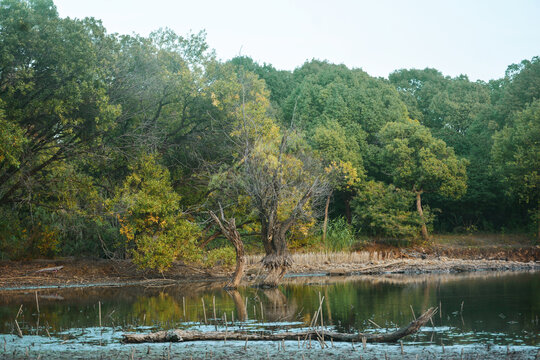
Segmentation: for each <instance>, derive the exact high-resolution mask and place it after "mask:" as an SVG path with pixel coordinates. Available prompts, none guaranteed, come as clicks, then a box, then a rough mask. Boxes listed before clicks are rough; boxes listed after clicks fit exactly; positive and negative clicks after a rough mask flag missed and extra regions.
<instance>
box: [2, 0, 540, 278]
mask: <svg viewBox="0 0 540 360" xmlns="http://www.w3.org/2000/svg"><path fill="white" fill-rule="evenodd" d="M205 36H206V34H205V33H204V32H200V33H191V34H187V35H179V34H175V33H174V32H173V31H171V30H170V29H158V30H156V31H155V32H153V33H151V34H150V35H148V36H140V35H120V34H110V33H108V32H107V30H106V29H105V27H104V26H103V25H102V23H101V22H100V21H99V20H96V19H93V18H85V19H70V18H62V17H60V16H59V15H58V12H57V11H56V8H55V6H54V3H53V2H52V1H51V0H28V1H26V0H2V1H0V258H1V259H21V258H31V257H40V256H55V255H84V256H95V257H117V258H118V257H126V258H131V259H132V260H133V261H134V262H136V263H137V264H138V265H139V266H140V267H143V268H149V269H156V270H158V271H163V270H164V269H166V268H167V267H168V266H170V265H171V264H172V262H173V261H176V260H182V261H199V262H205V261H206V262H208V263H210V262H211V259H212V258H215V257H216V256H217V255H215V254H217V252H216V253H212V251H222V252H220V253H219V254H230V253H231V251H230V250H231V249H230V247H229V248H227V246H228V245H225V244H226V243H224V236H223V234H222V233H221V232H222V231H223V229H221V227H220V226H219V223H216V222H215V221H213V220H212V218H211V216H210V211H212V212H213V213H214V214H218V213H219V214H220V211H221V209H222V210H223V214H224V216H223V217H222V219H225V217H226V219H229V220H230V219H235V222H234V231H236V232H234V231H233V232H232V233H233V235H234V236H236V237H243V238H244V239H246V251H253V252H264V253H265V264H267V265H268V267H269V268H271V269H278V270H279V271H277V272H276V274H274V275H275V278H276V279H277V278H279V276H280V271H281V270H283V269H282V268H286V267H287V265H288V262H289V257H288V251H289V249H290V248H291V247H293V248H306V247H309V248H317V247H319V248H320V247H321V246H326V245H324V244H331V242H332V241H334V240H333V238H332V236H333V235H332V236H329V239H328V241H326V240H325V241H322V242H321V240H320V239H321V238H325V236H326V233H327V231H326V228H327V225H328V224H331V225H332V224H341V225H340V226H342V227H345V228H346V229H344V230H343V231H346V232H347V234H348V235H347V236H348V237H354V236H361V235H365V236H369V237H374V238H376V239H378V238H392V239H400V240H406V241H415V240H416V239H418V238H419V234H421V233H423V234H424V236H427V226H430V227H431V228H432V229H433V231H434V232H447V231H456V232H459V231H471V230H480V231H499V230H502V229H505V230H506V229H512V230H515V231H528V232H529V233H537V234H538V226H537V225H538V223H539V219H538V216H539V215H538V214H539V212H538V202H539V201H540V200H539V199H538V193H539V191H538V185H539V184H538V182H539V179H538V168H539V167H540V164H539V160H538V154H539V153H540V149H538V142H539V139H538V134H540V129H539V123H540V120H539V119H540V117H539V113H540V110H539V109H540V103H539V101H540V100H539V99H540V82H539V81H540V61H539V58H538V57H534V58H532V59H529V60H523V61H522V62H521V63H519V64H513V65H510V66H509V67H508V70H507V71H506V74H505V76H504V77H503V78H501V79H495V80H492V81H490V82H488V83H485V82H481V81H477V82H472V81H470V80H469V79H468V78H467V77H466V76H464V75H461V76H457V77H449V76H444V75H443V74H442V73H441V72H440V71H438V70H436V69H431V68H427V69H423V70H421V69H400V70H397V71H395V72H393V73H391V74H390V75H389V76H388V79H384V78H375V77H372V76H370V75H369V74H367V73H366V72H365V71H363V70H361V69H357V68H352V69H351V68H348V67H347V66H345V65H336V64H332V63H329V62H328V61H321V60H316V59H314V60H311V61H307V62H306V63H304V64H301V65H300V66H299V67H298V68H296V69H295V70H294V71H286V70H278V69H276V68H274V67H273V66H272V65H271V64H266V63H263V64H262V65H261V64H259V63H257V62H255V61H254V60H253V59H251V58H249V57H246V56H242V57H235V58H233V59H231V60H228V61H221V60H219V59H218V57H217V56H216V54H215V53H214V51H213V50H212V49H210V48H209V46H208V44H207V43H206V38H205ZM323 209H324V211H323ZM218 220H219V218H218ZM229 220H224V221H229ZM223 224H227V223H222V224H221V225H223ZM228 224H229V225H230V224H232V223H231V222H230V221H229V222H228ZM332 226H333V225H332ZM334 230H335V229H334ZM334 233H335V231H334ZM224 246H225V247H224ZM220 249H226V250H220ZM212 254H214V255H212ZM231 261H232V260H231Z"/></svg>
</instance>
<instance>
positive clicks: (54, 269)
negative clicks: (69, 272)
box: [36, 266, 64, 273]
mask: <svg viewBox="0 0 540 360" xmlns="http://www.w3.org/2000/svg"><path fill="white" fill-rule="evenodd" d="M63 268H64V266H55V267H48V268H44V269H39V270H36V272H37V273H42V272H51V271H52V272H57V271H58V270H62V269H63Z"/></svg>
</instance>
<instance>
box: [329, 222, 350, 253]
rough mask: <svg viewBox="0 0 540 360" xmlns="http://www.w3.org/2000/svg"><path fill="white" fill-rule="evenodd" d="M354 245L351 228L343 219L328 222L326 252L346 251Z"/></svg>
mask: <svg viewBox="0 0 540 360" xmlns="http://www.w3.org/2000/svg"><path fill="white" fill-rule="evenodd" d="M355 243H356V237H355V233H354V229H353V227H352V226H351V225H350V224H348V223H347V221H346V220H345V219H344V218H343V217H338V218H336V219H332V220H329V221H328V229H327V232H326V240H325V244H322V245H323V246H324V248H325V249H326V250H327V251H348V250H351V249H352V247H353V246H354V244H355Z"/></svg>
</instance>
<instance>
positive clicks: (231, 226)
mask: <svg viewBox="0 0 540 360" xmlns="http://www.w3.org/2000/svg"><path fill="white" fill-rule="evenodd" d="M210 216H212V219H214V221H215V222H216V224H218V226H219V227H220V228H221V232H222V233H223V235H225V237H226V238H227V239H228V240H229V241H230V242H231V244H233V246H234V250H235V252H236V269H235V271H234V274H233V277H232V279H231V281H229V283H228V284H227V285H226V286H225V288H228V289H236V288H237V287H238V285H240V281H242V276H244V268H245V265H246V258H245V256H244V243H243V242H242V239H241V238H240V234H239V233H238V230H237V229H236V221H235V219H234V218H231V219H230V220H229V221H226V220H225V217H224V216H223V211H222V213H221V218H222V221H220V220H219V218H218V217H217V216H216V214H214V213H213V212H212V211H210ZM225 225H227V227H225Z"/></svg>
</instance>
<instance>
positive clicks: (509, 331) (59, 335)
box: [0, 273, 540, 351]
mask: <svg viewBox="0 0 540 360" xmlns="http://www.w3.org/2000/svg"><path fill="white" fill-rule="evenodd" d="M222 285H223V284H219V283H183V284H174V285H168V286H161V285H153V286H123V287H105V288H98V287H86V288H73V289H41V290H38V291H37V298H38V303H39V313H38V311H37V305H36V292H35V291H34V290H27V291H23V290H19V291H0V334H3V335H0V340H2V339H1V337H3V338H4V339H5V338H9V339H10V341H11V343H15V342H16V341H18V340H16V337H15V335H16V334H17V329H16V326H15V323H14V319H15V317H16V315H17V313H18V312H19V311H20V313H19V315H18V317H17V322H18V324H19V326H20V328H21V331H22V333H23V334H24V335H25V337H31V339H32V340H33V341H34V342H35V341H38V342H39V339H47V341H57V342H61V343H65V342H69V341H71V340H75V339H76V341H77V343H84V344H87V345H101V346H106V345H107V344H118V343H120V339H121V334H122V333H123V332H128V331H139V332H149V331H156V330H163V329H171V328H182V329H198V330H215V329H218V330H224V326H225V318H226V321H227V326H228V330H229V331H231V330H245V331H295V330H300V329H306V328H307V327H308V326H309V324H310V322H311V320H312V317H313V315H314V313H315V312H316V310H317V309H318V307H319V301H320V299H323V298H324V300H323V307H322V308H323V320H324V326H325V327H326V328H327V329H329V330H333V331H340V332H349V333H355V332H376V331H386V329H393V328H396V327H398V326H402V325H406V324H408V323H409V322H410V321H411V320H412V319H413V316H418V315H420V314H421V312H422V311H424V310H426V309H427V308H429V307H432V306H433V307H438V306H440V311H439V313H437V314H436V316H435V317H434V318H433V323H428V324H427V326H426V327H424V328H423V330H422V331H421V332H419V333H418V334H417V335H414V336H409V337H407V338H404V339H403V340H404V344H408V345H410V346H413V345H418V346H423V345H429V344H438V345H441V344H445V345H446V346H456V345H459V346H467V345H468V344H475V345H478V344H481V345H486V346H488V347H489V346H491V345H493V346H504V347H507V346H512V347H514V348H516V347H517V348H518V349H519V347H520V346H525V347H531V346H532V347H533V348H534V347H537V346H538V345H539V344H540V335H539V332H540V331H539V330H540V326H539V317H540V273H470V274H456V275H451V274H429V275H421V274H419V275H377V276H359V277H337V278H331V277H330V278H329V277H296V278H288V279H286V281H285V283H284V284H283V285H282V286H280V287H279V288H278V289H273V290H261V289H256V288H251V287H245V288H241V289H239V290H238V291H225V290H223V289H222V288H221V286H222ZM203 303H204V308H203ZM214 304H215V305H214ZM246 304H247V305H246ZM100 312H101V319H100V315H99V314H100ZM413 312H414V315H413ZM205 317H206V322H205ZM100 321H101V327H100ZM375 324H377V325H378V326H380V328H378V327H377V326H376V325H375ZM104 334H105V335H104ZM51 339H52V340H51ZM44 341H45V340H44ZM4 343H6V341H4ZM0 345H1V344H0ZM5 351H8V350H5Z"/></svg>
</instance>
